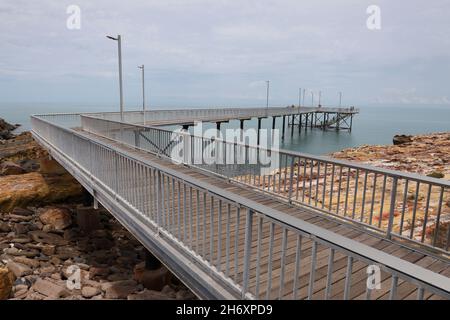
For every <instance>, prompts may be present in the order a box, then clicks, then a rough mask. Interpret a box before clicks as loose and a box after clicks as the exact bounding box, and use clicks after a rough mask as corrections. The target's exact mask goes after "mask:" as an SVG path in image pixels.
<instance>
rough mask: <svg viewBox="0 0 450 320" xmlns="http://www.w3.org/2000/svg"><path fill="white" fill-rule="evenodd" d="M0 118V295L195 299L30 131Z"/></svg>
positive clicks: (38, 298)
mask: <svg viewBox="0 0 450 320" xmlns="http://www.w3.org/2000/svg"><path fill="white" fill-rule="evenodd" d="M15 128H17V126H14V125H10V124H8V123H6V122H5V121H3V120H2V119H0V300H2V299H14V300H22V299H23V300H47V299H76V300H78V299H80V300H81V299H91V300H101V299H129V300H150V299H151V300H154V299H195V296H194V295H193V294H192V293H191V292H190V291H189V290H188V289H187V288H186V287H185V286H184V285H183V284H182V283H180V281H179V280H178V279H176V277H174V276H173V275H172V274H171V273H170V272H169V271H168V270H167V269H166V268H165V267H164V266H161V267H159V268H157V269H156V270H148V269H146V268H145V262H144V261H145V256H146V249H145V248H144V247H143V246H142V245H141V244H140V243H139V242H138V241H137V240H136V239H134V237H133V236H132V235H131V234H130V233H129V232H128V231H127V230H126V229H124V228H123V227H122V226H121V225H120V224H119V223H118V222H117V221H116V220H115V219H114V218H113V217H112V216H111V215H110V214H109V213H108V212H107V211H106V210H104V209H102V208H100V209H98V210H94V209H93V208H92V207H91V206H86V199H89V198H87V197H86V193H85V192H84V191H83V188H82V187H81V185H80V184H79V183H78V182H77V181H76V180H75V179H74V178H73V177H71V176H70V174H68V173H67V172H66V171H65V170H64V168H62V167H61V166H60V165H59V164H58V163H56V162H55V161H53V160H49V157H48V154H47V153H46V151H45V150H43V149H42V148H41V147H40V146H39V145H38V144H37V143H36V142H35V141H34V140H33V138H32V137H31V134H30V133H29V132H24V133H21V134H19V135H15V134H14V133H13V132H12V131H13V130H14V129H15Z"/></svg>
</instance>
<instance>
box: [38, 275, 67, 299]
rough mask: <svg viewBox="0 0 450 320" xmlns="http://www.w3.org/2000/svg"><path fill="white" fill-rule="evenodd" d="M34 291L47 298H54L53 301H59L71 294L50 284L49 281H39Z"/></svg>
mask: <svg viewBox="0 0 450 320" xmlns="http://www.w3.org/2000/svg"><path fill="white" fill-rule="evenodd" d="M33 289H34V290H35V291H36V292H38V293H40V294H43V295H44V296H46V297H49V298H52V299H58V298H61V297H66V296H68V295H69V292H68V291H67V289H66V288H64V287H61V286H59V285H57V284H55V283H53V282H50V281H48V280H43V279H38V280H37V281H36V282H35V283H34V285H33Z"/></svg>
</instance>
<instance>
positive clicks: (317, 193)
mask: <svg viewBox="0 0 450 320" xmlns="http://www.w3.org/2000/svg"><path fill="white" fill-rule="evenodd" d="M319 178H320V161H317V179H316V194H315V196H314V198H315V204H314V206H316V207H317V202H318V200H319Z"/></svg>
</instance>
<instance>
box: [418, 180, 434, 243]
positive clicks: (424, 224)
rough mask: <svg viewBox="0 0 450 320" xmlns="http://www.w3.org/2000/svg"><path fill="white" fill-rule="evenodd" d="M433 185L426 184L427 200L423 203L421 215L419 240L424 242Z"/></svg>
mask: <svg viewBox="0 0 450 320" xmlns="http://www.w3.org/2000/svg"><path fill="white" fill-rule="evenodd" d="M432 186H433V185H431V184H429V185H428V193H427V202H426V205H425V215H424V217H423V228H422V237H421V242H424V240H425V233H426V229H427V223H428V211H429V209H430V198H431V188H432Z"/></svg>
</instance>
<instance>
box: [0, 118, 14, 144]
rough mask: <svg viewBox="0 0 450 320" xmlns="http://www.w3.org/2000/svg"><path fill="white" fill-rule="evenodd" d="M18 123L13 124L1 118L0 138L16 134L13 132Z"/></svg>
mask: <svg viewBox="0 0 450 320" xmlns="http://www.w3.org/2000/svg"><path fill="white" fill-rule="evenodd" d="M17 127H18V125H12V124H10V123H8V122H6V121H5V120H4V119H1V118H0V139H5V140H6V139H11V138H13V137H14V135H13V134H12V133H11V131H13V130H14V129H16V128H17Z"/></svg>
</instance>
